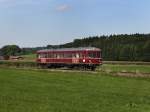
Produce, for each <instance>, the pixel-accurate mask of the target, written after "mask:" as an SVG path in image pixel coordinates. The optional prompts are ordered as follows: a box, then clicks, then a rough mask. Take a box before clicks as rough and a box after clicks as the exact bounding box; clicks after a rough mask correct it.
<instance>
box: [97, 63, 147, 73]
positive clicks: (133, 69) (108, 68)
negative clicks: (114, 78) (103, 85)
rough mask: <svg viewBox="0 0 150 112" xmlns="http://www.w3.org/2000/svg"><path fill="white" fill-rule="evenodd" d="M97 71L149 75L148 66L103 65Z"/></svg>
mask: <svg viewBox="0 0 150 112" xmlns="http://www.w3.org/2000/svg"><path fill="white" fill-rule="evenodd" d="M99 71H104V72H107V73H118V72H123V73H150V65H135V64H131V65H119V64H115V65H112V64H104V65H102V66H101V67H100V68H99Z"/></svg>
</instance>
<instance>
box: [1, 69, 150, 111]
mask: <svg viewBox="0 0 150 112" xmlns="http://www.w3.org/2000/svg"><path fill="white" fill-rule="evenodd" d="M0 112H150V79H148V78H147V79H146V78H125V77H113V76H109V75H106V74H104V73H87V72H81V73H80V72H58V71H57V72H55V71H54V72H50V71H44V70H21V69H7V68H0Z"/></svg>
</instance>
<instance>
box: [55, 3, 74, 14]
mask: <svg viewBox="0 0 150 112" xmlns="http://www.w3.org/2000/svg"><path fill="white" fill-rule="evenodd" d="M70 9H71V6H70V5H68V4H62V5H59V6H58V7H56V10H57V11H59V12H65V11H68V10H70Z"/></svg>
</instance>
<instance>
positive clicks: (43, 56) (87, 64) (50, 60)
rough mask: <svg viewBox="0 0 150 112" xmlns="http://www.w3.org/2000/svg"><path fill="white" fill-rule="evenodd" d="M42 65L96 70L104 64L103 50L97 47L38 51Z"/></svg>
mask: <svg viewBox="0 0 150 112" xmlns="http://www.w3.org/2000/svg"><path fill="white" fill-rule="evenodd" d="M37 63H38V64H39V65H40V66H42V67H49V68H51V67H69V68H74V67H80V68H89V69H92V70H95V68H96V67H97V66H99V65H101V64H102V58H101V50H100V49H98V48H95V47H84V48H63V49H47V50H39V51H37Z"/></svg>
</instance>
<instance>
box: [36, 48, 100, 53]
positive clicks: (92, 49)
mask: <svg viewBox="0 0 150 112" xmlns="http://www.w3.org/2000/svg"><path fill="white" fill-rule="evenodd" d="M52 51H100V49H99V48H96V47H79V48H60V49H44V50H39V51H37V52H38V53H40V52H52Z"/></svg>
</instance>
